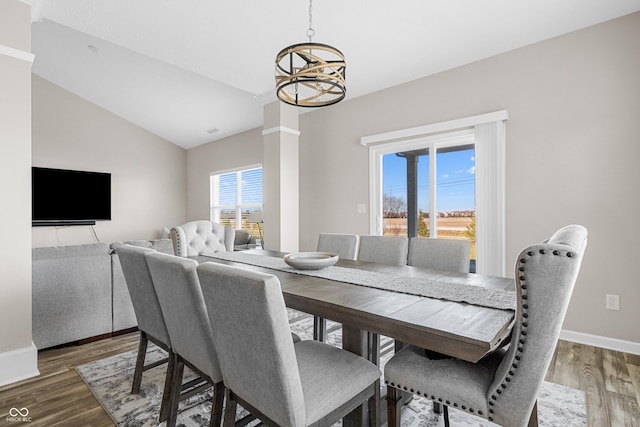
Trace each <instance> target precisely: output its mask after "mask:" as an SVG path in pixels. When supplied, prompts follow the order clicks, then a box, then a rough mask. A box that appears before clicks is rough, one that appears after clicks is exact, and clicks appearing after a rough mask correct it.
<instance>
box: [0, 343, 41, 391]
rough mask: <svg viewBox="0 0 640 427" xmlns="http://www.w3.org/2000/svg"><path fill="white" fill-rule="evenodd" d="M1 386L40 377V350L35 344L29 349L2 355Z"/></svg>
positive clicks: (0, 355) (0, 364)
mask: <svg viewBox="0 0 640 427" xmlns="http://www.w3.org/2000/svg"><path fill="white" fill-rule="evenodd" d="M0 366H2V369H1V370H0V386H3V385H7V384H12V383H15V382H17V381H21V380H25V379H27V378H31V377H35V376H37V375H40V372H39V371H38V349H37V348H36V346H35V344H33V342H32V343H31V345H30V346H29V347H23V348H18V349H16V350H11V351H6V352H4V353H0Z"/></svg>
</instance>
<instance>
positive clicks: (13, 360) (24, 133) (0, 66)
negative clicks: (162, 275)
mask: <svg viewBox="0 0 640 427" xmlns="http://www.w3.org/2000/svg"><path fill="white" fill-rule="evenodd" d="M0 28H1V29H2V31H0V70H2V78H0V93H1V94H2V96H0V123H1V125H0V153H1V154H0V156H1V157H2V160H3V162H2V168H0V194H1V195H2V206H3V209H1V210H0V221H2V224H4V225H5V227H4V229H3V238H4V242H5V244H3V245H1V246H0V386H2V385H5V384H10V383H13V382H15V381H19V380H22V379H25V378H29V377H32V376H35V375H38V352H37V349H36V347H35V345H34V344H33V342H32V338H31V65H32V62H33V54H32V53H31V8H30V6H29V5H28V4H27V3H25V2H20V1H18V0H8V1H3V2H0Z"/></svg>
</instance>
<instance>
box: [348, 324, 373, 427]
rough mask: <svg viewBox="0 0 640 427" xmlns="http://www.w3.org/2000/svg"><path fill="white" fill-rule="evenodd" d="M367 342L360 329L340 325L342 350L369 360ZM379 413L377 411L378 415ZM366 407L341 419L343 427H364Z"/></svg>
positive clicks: (366, 414)
mask: <svg viewBox="0 0 640 427" xmlns="http://www.w3.org/2000/svg"><path fill="white" fill-rule="evenodd" d="M368 347H369V340H368V339H367V333H366V332H365V331H363V330H361V329H357V328H353V327H351V326H348V325H344V324H343V325H342V348H343V349H345V350H348V351H350V352H352V353H355V354H357V355H359V356H362V357H366V358H367V359H369V354H368V353H369V351H368V350H369V349H368ZM379 412H380V411H378V413H379ZM368 418H369V415H368V408H367V405H362V406H359V407H358V408H356V409H354V410H353V411H352V412H351V413H350V414H349V415H347V416H346V417H344V418H343V419H342V425H343V426H344V427H361V426H365V425H367V424H366V421H367V420H368Z"/></svg>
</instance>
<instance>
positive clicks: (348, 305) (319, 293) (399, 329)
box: [191, 250, 514, 362]
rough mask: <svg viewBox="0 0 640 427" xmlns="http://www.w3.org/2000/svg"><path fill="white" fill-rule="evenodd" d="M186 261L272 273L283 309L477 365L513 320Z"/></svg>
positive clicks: (482, 280) (411, 271)
mask: <svg viewBox="0 0 640 427" xmlns="http://www.w3.org/2000/svg"><path fill="white" fill-rule="evenodd" d="M260 252H261V253H264V255H267V256H282V255H283V254H281V253H278V252H273V251H266V250H264V251H260ZM191 258H193V259H195V260H196V261H198V262H199V263H202V262H218V263H223V264H230V265H235V266H239V267H242V268H246V269H251V270H255V271H262V272H265V273H269V274H273V275H275V276H277V277H278V278H279V279H280V285H281V287H282V293H283V296H284V300H285V303H286V304H287V306H288V307H291V308H293V309H296V310H300V311H303V312H306V313H310V314H313V315H316V316H320V317H323V318H325V319H330V320H334V321H336V322H340V323H342V324H344V325H349V326H350V327H354V328H358V329H362V330H366V331H369V332H373V333H377V334H380V335H386V336H389V337H392V338H395V339H397V340H400V341H402V342H405V343H409V344H414V345H417V346H420V347H423V348H427V349H430V350H433V351H437V352H439V353H443V354H446V355H449V356H452V357H456V358H458V359H463V360H467V361H470V362H477V361H478V360H480V359H481V358H482V357H483V356H484V355H486V354H487V353H490V352H492V351H493V350H495V349H496V348H497V347H498V346H499V345H501V344H502V343H503V342H504V340H505V339H507V338H508V336H509V333H510V330H511V326H512V322H513V319H514V312H513V311H511V310H499V309H494V308H488V307H481V306H475V305H470V304H466V303H458V302H450V301H445V300H440V299H434V298H427V297H421V296H415V295H408V294H402V293H397V292H393V291H388V290H382V289H375V288H369V287H365V286H359V285H353V284H349V283H344V282H339V281H333V280H328V279H324V278H319V277H313V276H305V275H299V274H295V273H289V272H286V271H279V270H273V269H269V268H264V267H257V266H252V265H249V264H243V263H237V262H230V261H224V260H220V259H216V258H211V257H206V256H197V257H191ZM337 265H339V266H341V267H347V268H357V269H364V270H369V271H377V272H382V273H388V274H394V275H401V276H407V277H420V278H426V279H437V280H440V281H442V280H446V279H447V278H448V277H451V278H455V280H456V281H458V282H459V281H460V279H461V278H464V279H465V282H467V281H468V283H472V284H474V285H477V286H482V287H486V288H497V289H513V287H514V281H513V280H512V279H507V278H500V277H493V276H483V275H478V274H465V273H449V272H444V271H438V270H430V269H423V268H417V267H411V266H402V267H396V266H386V265H381V264H376V263H370V262H363V261H351V260H340V261H339V262H338V264H337Z"/></svg>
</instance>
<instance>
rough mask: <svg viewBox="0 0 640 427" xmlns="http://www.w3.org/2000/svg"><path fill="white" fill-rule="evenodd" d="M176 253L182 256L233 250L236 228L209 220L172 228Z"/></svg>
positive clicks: (191, 222) (172, 238)
mask: <svg viewBox="0 0 640 427" xmlns="http://www.w3.org/2000/svg"><path fill="white" fill-rule="evenodd" d="M171 240H172V241H173V251H174V254H175V255H177V256H181V257H189V256H196V255H208V254H212V253H216V252H233V245H234V240H235V229H234V228H233V227H231V226H228V225H227V226H225V225H222V224H218V223H217V222H212V221H207V220H197V221H190V222H187V223H186V224H182V225H179V226H175V227H173V228H172V229H171Z"/></svg>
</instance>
